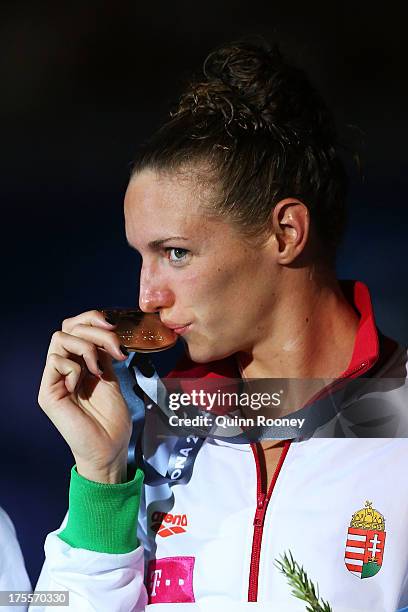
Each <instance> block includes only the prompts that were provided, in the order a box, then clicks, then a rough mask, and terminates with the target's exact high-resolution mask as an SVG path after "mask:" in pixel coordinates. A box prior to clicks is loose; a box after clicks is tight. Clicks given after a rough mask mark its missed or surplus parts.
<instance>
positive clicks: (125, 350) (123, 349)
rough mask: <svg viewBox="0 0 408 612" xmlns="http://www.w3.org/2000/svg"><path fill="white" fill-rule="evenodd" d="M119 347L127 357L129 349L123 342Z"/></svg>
mask: <svg viewBox="0 0 408 612" xmlns="http://www.w3.org/2000/svg"><path fill="white" fill-rule="evenodd" d="M119 348H120V350H121V351H122V353H123V354H124V355H125V357H129V351H128V350H127V348H126V346H123V344H121V345H120V347H119Z"/></svg>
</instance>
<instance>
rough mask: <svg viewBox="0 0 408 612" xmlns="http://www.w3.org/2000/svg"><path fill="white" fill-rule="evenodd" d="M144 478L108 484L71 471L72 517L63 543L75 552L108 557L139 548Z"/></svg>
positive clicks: (70, 516) (137, 476)
mask: <svg viewBox="0 0 408 612" xmlns="http://www.w3.org/2000/svg"><path fill="white" fill-rule="evenodd" d="M143 477H144V474H143V472H142V470H141V469H137V470H136V474H135V477H134V479H133V480H131V481H130V482H124V483H120V484H104V483H101V482H93V481H92V480H88V479H87V478H83V477H82V476H80V475H79V474H78V472H77V471H76V466H74V467H73V468H72V470H71V485H70V489H69V514H68V522H67V525H66V526H65V529H64V530H63V531H61V533H59V534H58V535H59V537H60V538H61V540H63V541H64V542H66V543H67V544H69V545H70V546H72V547H73V548H85V549H87V550H95V551H97V552H105V553H127V552H130V551H132V550H135V548H137V547H138V546H139V540H138V539H137V535H136V534H137V516H138V513H139V504H140V495H141V489H142V483H143Z"/></svg>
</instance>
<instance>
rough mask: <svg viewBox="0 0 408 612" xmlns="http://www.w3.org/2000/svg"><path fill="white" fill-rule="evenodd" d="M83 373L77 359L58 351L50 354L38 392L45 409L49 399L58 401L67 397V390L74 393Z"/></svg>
mask: <svg viewBox="0 0 408 612" xmlns="http://www.w3.org/2000/svg"><path fill="white" fill-rule="evenodd" d="M81 375H82V368H81V366H80V365H79V364H78V363H76V362H75V361H72V360H70V359H66V358H65V357H61V355H57V354H56V353H51V354H50V355H48V357H47V362H46V366H45V369H44V373H43V377H42V381H41V385H40V392H39V394H38V403H39V404H40V406H41V407H42V408H43V409H44V411H45V412H46V409H45V408H46V407H47V406H49V405H50V402H49V401H47V400H48V399H50V400H54V401H58V400H60V399H62V398H63V397H65V396H66V395H67V392H68V393H73V392H74V391H75V388H76V387H77V385H78V384H79V381H80V379H81ZM62 383H63V384H62ZM64 387H65V389H64Z"/></svg>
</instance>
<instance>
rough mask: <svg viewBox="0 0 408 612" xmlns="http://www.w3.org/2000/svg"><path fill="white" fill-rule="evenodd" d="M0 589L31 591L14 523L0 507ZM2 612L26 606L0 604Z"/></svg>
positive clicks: (21, 611)
mask: <svg viewBox="0 0 408 612" xmlns="http://www.w3.org/2000/svg"><path fill="white" fill-rule="evenodd" d="M0 591H31V584H30V580H29V578H28V575H27V570H26V568H25V565H24V559H23V555H22V553H21V549H20V545H19V543H18V540H17V536H16V531H15V529H14V525H13V523H12V522H11V520H10V517H9V516H8V514H7V513H6V512H5V511H4V510H3V509H2V508H0ZM1 609H2V610H4V612H6V611H8V610H10V611H14V612H23V611H24V610H26V609H27V606H1Z"/></svg>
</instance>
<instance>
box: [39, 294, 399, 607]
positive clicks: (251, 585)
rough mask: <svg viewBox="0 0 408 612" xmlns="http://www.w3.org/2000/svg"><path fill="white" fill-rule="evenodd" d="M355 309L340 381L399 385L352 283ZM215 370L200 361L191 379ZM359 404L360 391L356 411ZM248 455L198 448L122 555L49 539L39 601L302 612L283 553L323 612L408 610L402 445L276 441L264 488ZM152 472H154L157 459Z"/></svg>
mask: <svg viewBox="0 0 408 612" xmlns="http://www.w3.org/2000/svg"><path fill="white" fill-rule="evenodd" d="M354 303H355V306H356V308H357V309H358V310H359V311H360V314H361V321H360V326H359V329H358V332H357V338H356V344H355V349H354V354H353V358H352V362H351V364H350V366H349V368H348V369H347V371H346V372H345V373H344V377H345V378H347V377H355V376H356V375H358V374H361V373H365V372H367V371H370V369H372V368H373V367H374V368H376V370H375V376H376V377H383V378H390V379H396V378H401V376H406V370H407V365H406V364H407V357H406V351H404V350H403V349H401V348H400V347H394V348H393V350H392V351H391V352H390V351H389V350H388V354H387V356H386V357H385V358H384V359H382V358H381V356H379V347H378V336H377V332H376V330H375V324H374V319H373V315H372V311H371V304H370V300H369V296H368V291H367V289H366V288H365V287H364V285H362V284H361V283H356V284H355V285H354ZM381 359H382V360H381ZM230 362H231V360H230ZM375 363H376V366H374V364H375ZM217 367H218V364H211V365H210V366H209V367H206V368H204V370H205V372H206V373H204V374H202V373H201V376H207V375H209V376H212V375H213V374H214V369H215V370H216V368H217ZM199 371H201V372H203V367H199V368H195V369H194V368H192V369H191V370H189V372H190V374H191V376H194V377H199V376H200V374H199ZM177 375H178V376H179V377H180V378H183V377H185V376H186V372H183V373H180V372H178V373H177ZM215 375H217V373H216V374H215ZM218 375H220V376H222V375H223V372H222V368H221V369H219V371H218ZM383 393H384V397H385V398H386V400H387V401H388V402H390V403H391V404H399V405H400V406H401V404H402V403H403V402H405V401H406V394H405V391H404V389H402V388H401V387H398V386H395V385H390V386H389V388H388V390H387V391H384V392H383ZM370 399H371V398H370V394H367V397H366V398H365V402H366V403H367V402H369V401H370ZM367 405H369V404H366V405H365V408H367ZM368 420H369V419H368ZM350 428H351V429H352V424H351V425H350ZM398 433H399V431H398V430H396V435H398ZM321 435H324V433H323V434H322V433H320V436H321ZM155 444H156V448H157V452H156V454H158V456H159V455H160V456H165V455H166V454H165V453H162V452H161V451H162V450H163V446H165V444H166V443H165V442H161V443H159V442H157V441H156V443H155ZM150 445H151V446H154V442H152V439H150ZM258 453H259V450H258V446H257V445H249V444H233V443H229V442H226V441H222V440H214V439H207V440H206V441H205V442H204V444H203V446H202V447H201V449H200V451H199V453H198V455H197V458H196V460H195V464H194V470H193V474H192V477H191V479H190V481H189V482H188V484H179V485H177V486H173V487H172V488H170V487H169V486H168V485H160V486H155V487H153V486H145V487H144V490H143V495H142V501H141V508H140V512H139V528H138V536H139V539H140V541H141V546H139V547H138V548H137V549H135V550H132V551H130V552H128V553H122V554H112V553H103V552H94V551H91V550H86V549H84V548H76V547H72V546H70V545H68V544H67V543H66V542H64V541H62V540H61V539H60V538H59V537H58V533H59V532H60V531H61V528H60V529H59V530H57V531H55V532H53V533H51V534H49V535H48V536H47V539H46V543H45V552H46V562H45V564H44V567H43V571H42V574H41V576H40V579H39V583H38V585H37V590H47V589H56V590H59V589H67V590H69V591H70V607H69V609H70V610H74V611H75V612H88V611H91V610H92V611H97V612H105V611H106V612H119V611H122V612H137V611H140V610H151V611H152V612H156V611H157V612H159V611H161V610H163V611H164V612H168V611H169V610H175V611H176V612H177V611H179V610H180V611H182V610H203V611H206V610H209V611H212V612H216V611H220V612H221V611H229V610H231V611H234V612H240V611H241V610H242V611H243V610H253V611H255V610H262V611H267V610H268V611H274V612H286V611H287V612H301V611H304V610H305V609H306V605H305V603H304V602H302V601H301V600H299V599H297V598H295V597H294V596H293V595H291V593H290V587H289V586H288V584H287V581H286V578H285V577H284V576H283V575H282V574H281V573H280V572H279V570H278V569H277V568H276V566H275V560H276V559H278V558H279V557H280V555H282V554H283V553H284V552H287V551H291V553H292V554H293V557H294V559H295V560H296V561H298V562H299V563H300V564H301V565H303V566H304V568H305V569H306V571H307V573H308V575H309V578H311V579H312V580H313V582H314V583H315V584H316V583H318V586H319V590H320V594H321V596H322V597H323V598H324V599H325V600H327V601H328V602H329V603H330V604H331V606H332V608H333V611H334V612H362V611H367V612H368V611H370V612H395V610H397V609H398V608H402V607H404V606H407V605H408V477H407V467H408V439H407V438H356V437H354V438H353V437H344V438H336V439H332V438H328V437H314V436H312V437H311V436H308V437H305V438H301V439H296V440H294V441H292V442H291V443H290V442H287V443H286V444H285V447H284V449H283V451H282V455H281V459H280V463H279V465H278V467H277V470H276V472H275V476H274V479H273V481H272V483H271V485H270V488H269V490H268V491H266V490H265V486H264V483H263V477H262V473H261V469H260V459H259V454H258ZM150 454H151V453H150ZM153 459H154V457H153ZM155 467H156V468H157V469H159V471H160V460H158V461H156V465H155ZM166 467H167V466H166V465H163V466H162V473H165V471H166ZM64 524H65V521H64ZM64 524H63V525H64ZM31 609H32V610H33V611H34V610H35V611H37V610H44V609H45V608H39V607H32V608H31ZM50 610H51V608H50Z"/></svg>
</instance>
